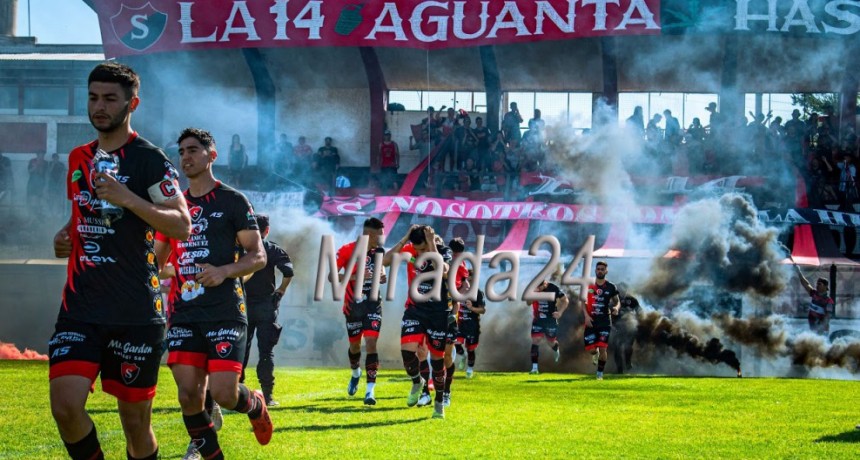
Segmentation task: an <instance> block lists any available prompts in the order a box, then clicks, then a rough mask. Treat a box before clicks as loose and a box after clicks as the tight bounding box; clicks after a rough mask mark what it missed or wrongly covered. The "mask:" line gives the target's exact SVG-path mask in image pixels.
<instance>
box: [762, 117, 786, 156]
mask: <svg viewBox="0 0 860 460" xmlns="http://www.w3.org/2000/svg"><path fill="white" fill-rule="evenodd" d="M784 140H785V132H784V131H783V126H782V117H776V118H774V119H773V121H772V122H770V125H768V127H767V136H766V137H765V144H764V148H765V150H766V151H767V153H768V155H769V156H770V157H771V158H775V159H778V160H780V161H783V160H785V159H786V158H785V145H784V142H783V141H784Z"/></svg>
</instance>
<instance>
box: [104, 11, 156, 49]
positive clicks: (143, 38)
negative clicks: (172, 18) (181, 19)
mask: <svg viewBox="0 0 860 460" xmlns="http://www.w3.org/2000/svg"><path fill="white" fill-rule="evenodd" d="M110 24H111V27H112V28H113V33H114V35H116V38H117V39H118V40H119V41H120V42H121V43H122V44H123V45H125V46H127V47H129V48H131V49H133V50H135V51H144V50H146V49H147V48H149V47H150V46H152V45H154V44H155V43H156V42H158V40H159V39H161V36H162V35H163V34H164V29H165V27H166V26H167V14H166V13H163V12H161V11H159V10H157V9H155V7H154V6H152V3H147V4H145V5H143V6H140V7H137V8H134V7H130V6H128V5H125V4H120V8H119V12H117V13H116V14H115V15H113V16H112V17H111V18H110Z"/></svg>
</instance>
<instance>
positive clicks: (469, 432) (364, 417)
mask: <svg viewBox="0 0 860 460" xmlns="http://www.w3.org/2000/svg"><path fill="white" fill-rule="evenodd" d="M252 373H253V372H252ZM47 374H48V367H47V363H44V362H18V361H0V394H3V395H4V396H3V400H2V404H0V459H35V458H38V459H62V458H65V450H64V449H63V447H62V444H61V442H60V439H59V436H58V434H57V431H56V427H55V426H54V422H53V420H52V419H51V415H50V409H49V407H48V383H47ZM459 375H461V376H462V375H464V374H463V373H459ZM276 377H277V379H278V385H277V388H276V394H275V396H276V399H278V400H279V401H280V402H281V406H279V407H276V408H274V409H273V410H272V419H273V421H274V424H275V435H274V437H273V439H272V442H271V444H269V445H268V446H266V447H261V446H259V445H257V444H256V441H255V440H254V436H253V434H252V433H251V431H250V425H249V424H248V421H247V417H246V416H244V415H242V414H236V413H229V414H226V416H225V421H224V428H223V429H222V430H221V431H220V432H219V438H220V441H221V445H222V448H223V450H224V452H225V454H226V456H227V457H228V458H235V459H275V458H278V459H280V458H290V459H293V458H441V457H447V458H529V457H549V458H561V457H571V458H578V457H585V458H684V459H688V458H703V459H710V458H734V459H748V458H803V459H806V458H828V459H831V458H857V457H858V450H860V431H856V430H855V429H854V425H855V424H857V423H860V408H858V405H857V401H858V399H860V384H858V383H857V382H846V381H832V380H791V379H750V378H744V379H736V378H679V377H661V376H623V377H622V376H615V375H607V378H606V380H604V381H602V382H599V381H596V380H595V379H594V377H593V376H592V375H585V376H584V375H571V374H541V375H538V376H532V375H528V374H526V373H476V374H475V378H474V379H472V380H466V379H465V378H462V379H456V380H455V382H454V388H453V391H452V395H453V396H452V400H453V402H452V405H451V407H449V408H448V410H447V414H446V415H447V417H446V419H445V420H431V419H430V415H431V412H432V409H430V408H429V407H425V408H408V407H406V403H405V399H406V398H405V396H406V393H407V391H408V388H409V382H408V380H407V379H406V378H405V375H404V372H403V371H401V370H387V371H382V372H380V377H379V379H378V382H379V383H378V384H377V398H378V399H379V402H378V404H377V405H376V406H375V407H372V408H368V407H365V406H364V405H363V404H362V401H361V399H359V398H357V397H356V398H349V397H348V396H347V395H346V383H347V380H348V371H347V370H346V369H295V368H279V369H278V370H277V374H276ZM160 378H161V380H160V382H161V383H160V385H159V391H158V396H157V398H156V400H155V409H154V412H155V413H154V417H153V425H154V426H155V432H156V435H157V437H158V440H159V444H160V446H161V447H160V449H161V457H162V458H173V459H176V458H181V456H182V455H183V454H184V452H185V447H186V446H187V443H188V436H187V434H186V433H185V428H184V426H183V424H182V417H181V415H180V413H179V409H178V403H177V402H176V387H175V385H174V383H173V379H172V378H171V376H170V373H169V371H168V370H167V368H166V367H165V368H163V369H162V373H161V377H160ZM250 383H251V384H252V386H254V384H255V383H256V382H254V381H252V382H250ZM363 392H364V386H363V384H362V387H361V388H360V390H359V393H360V394H363ZM88 407H89V410H90V414H91V415H92V417H93V419H94V420H95V422H96V424H97V426H98V430H99V437H100V439H101V443H102V448H103V449H104V450H105V452H106V454H107V458H108V459H125V453H124V452H125V451H124V447H125V441H124V438H123V435H122V431H121V429H120V426H119V419H118V418H117V415H116V411H115V407H116V406H115V402H114V400H113V399H112V398H110V397H108V396H107V395H105V394H104V393H102V392H101V391H100V385H97V391H96V393H95V395H93V396H92V397H91V398H90V402H89V406H88Z"/></svg>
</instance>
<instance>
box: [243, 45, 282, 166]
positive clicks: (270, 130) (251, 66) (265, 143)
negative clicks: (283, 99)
mask: <svg viewBox="0 0 860 460" xmlns="http://www.w3.org/2000/svg"><path fill="white" fill-rule="evenodd" d="M242 56H244V57H245V63H246V64H247V65H248V70H250V71H251V78H252V79H253V80H254V89H255V90H256V92H257V166H258V167H260V168H269V167H270V166H272V165H273V164H274V161H275V81H274V80H273V79H272V75H271V74H270V73H269V69H268V67H266V61H265V59H263V54H262V53H260V50H259V49H257V48H242Z"/></svg>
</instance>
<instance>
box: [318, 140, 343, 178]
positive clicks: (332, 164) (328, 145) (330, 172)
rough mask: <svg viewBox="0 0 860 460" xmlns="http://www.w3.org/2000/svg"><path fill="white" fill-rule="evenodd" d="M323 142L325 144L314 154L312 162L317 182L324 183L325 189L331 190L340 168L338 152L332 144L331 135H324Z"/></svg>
mask: <svg viewBox="0 0 860 460" xmlns="http://www.w3.org/2000/svg"><path fill="white" fill-rule="evenodd" d="M324 142H325V144H324V145H323V146H322V147H320V148H319V150H317V153H316V154H315V155H314V163H315V164H316V166H317V172H318V179H319V182H320V183H322V184H324V189H325V190H329V191H331V190H332V187H334V185H335V184H334V179H335V177H337V172H338V169H340V153H338V150H337V147H335V146H334V145H332V142H333V141H332V138H331V137H326V138H325V140H324Z"/></svg>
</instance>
